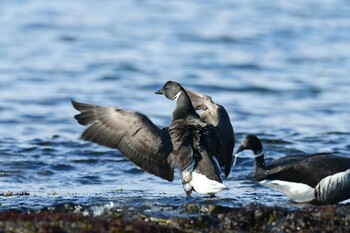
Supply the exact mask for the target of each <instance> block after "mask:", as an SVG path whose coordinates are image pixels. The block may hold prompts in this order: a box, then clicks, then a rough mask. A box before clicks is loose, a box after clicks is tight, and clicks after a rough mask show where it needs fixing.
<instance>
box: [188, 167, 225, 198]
mask: <svg viewBox="0 0 350 233" xmlns="http://www.w3.org/2000/svg"><path fill="white" fill-rule="evenodd" d="M190 185H191V186H192V187H193V189H194V191H196V192H197V193H200V194H204V195H214V194H216V193H218V192H220V191H223V190H228V187H227V186H226V185H224V184H223V183H220V182H217V181H215V180H210V179H208V178H207V177H206V176H205V175H202V174H200V173H198V172H196V171H194V172H192V180H191V181H190Z"/></svg>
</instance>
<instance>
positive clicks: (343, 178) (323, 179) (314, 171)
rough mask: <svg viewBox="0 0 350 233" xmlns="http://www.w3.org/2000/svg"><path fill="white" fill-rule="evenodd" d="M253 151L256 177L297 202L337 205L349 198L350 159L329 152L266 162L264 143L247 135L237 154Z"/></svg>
mask: <svg viewBox="0 0 350 233" xmlns="http://www.w3.org/2000/svg"><path fill="white" fill-rule="evenodd" d="M243 150H252V151H253V153H254V156H255V161H254V176H253V178H254V179H255V180H257V181H259V183H260V184H261V185H264V186H267V187H270V188H272V189H275V190H277V191H280V192H282V193H283V194H285V195H286V196H288V197H289V198H291V199H293V200H294V201H295V202H312V203H317V204H335V203H338V202H341V201H344V200H347V199H349V198H350V158H349V157H341V156H336V155H333V154H329V153H319V154H311V155H291V156H286V157H282V158H279V159H276V160H274V161H272V162H271V163H270V164H268V165H265V160H264V151H263V146H262V144H261V142H260V140H259V139H258V138H257V137H256V136H255V135H247V136H246V137H245V138H244V139H243V141H242V143H241V145H240V147H239V148H238V150H237V153H239V152H241V151H243Z"/></svg>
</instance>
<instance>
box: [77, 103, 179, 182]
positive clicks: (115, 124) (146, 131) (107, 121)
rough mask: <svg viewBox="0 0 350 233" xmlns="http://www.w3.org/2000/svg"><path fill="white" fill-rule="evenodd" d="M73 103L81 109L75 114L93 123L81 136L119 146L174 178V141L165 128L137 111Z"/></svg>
mask: <svg viewBox="0 0 350 233" xmlns="http://www.w3.org/2000/svg"><path fill="white" fill-rule="evenodd" d="M72 104H73V107H74V108H75V109H77V110H78V111H80V114H78V115H75V117H74V118H75V119H76V120H77V121H78V122H79V124H81V125H90V126H89V127H88V128H87V129H86V130H85V131H84V132H83V134H82V136H81V138H82V139H84V140H87V141H91V142H95V143H97V144H100V145H103V146H108V147H112V148H117V149H118V150H119V151H120V152H121V154H122V155H124V156H125V157H126V158H127V159H129V160H130V161H132V162H133V163H135V164H136V165H137V166H139V167H140V168H142V169H143V170H145V171H147V172H149V173H151V174H154V175H156V176H159V177H161V178H163V179H166V180H168V181H172V180H173V178H174V169H173V167H172V166H171V165H170V164H169V163H168V155H169V154H170V152H171V151H172V144H171V141H170V137H169V134H168V132H167V131H166V130H162V129H160V128H158V127H157V126H155V125H154V124H153V123H152V122H151V121H150V120H149V119H148V118H147V117H146V116H144V115H142V114H140V113H137V112H132V111H127V110H123V109H119V108H117V107H102V106H98V105H92V104H84V103H78V102H76V101H73V100H72Z"/></svg>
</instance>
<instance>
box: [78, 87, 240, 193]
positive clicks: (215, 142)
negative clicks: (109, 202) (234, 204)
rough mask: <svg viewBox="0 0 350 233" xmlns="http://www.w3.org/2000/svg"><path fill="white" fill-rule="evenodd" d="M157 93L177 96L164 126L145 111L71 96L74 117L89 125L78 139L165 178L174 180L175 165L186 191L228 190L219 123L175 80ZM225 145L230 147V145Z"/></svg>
mask: <svg viewBox="0 0 350 233" xmlns="http://www.w3.org/2000/svg"><path fill="white" fill-rule="evenodd" d="M193 93H195V92H193ZM156 94H163V95H165V96H166V98H168V99H170V100H175V101H176V107H175V110H174V111H173V114H172V120H171V123H170V125H169V126H167V127H165V128H159V127H157V126H156V125H155V124H153V122H152V121H151V120H150V119H149V118H148V117H147V116H145V115H143V114H141V113H138V112H135V111H129V110H124V109H120V108H118V107H103V106H98V105H93V104H84V103H79V102H76V101H74V100H72V104H73V107H74V108H75V109H77V110H78V111H79V112H80V113H79V114H77V115H75V119H76V120H77V121H78V123H79V124H81V125H84V126H88V127H87V129H86V130H85V131H84V132H83V133H82V135H81V138H82V139H84V140H87V141H91V142H94V143H97V144H100V145H103V146H107V147H111V148H116V149H118V150H119V151H120V153H121V154H122V155H123V156H125V157H126V158H127V159H128V160H130V161H131V162H133V163H134V164H136V165H137V166H139V167H140V168H141V169H143V170H144V171H147V172H149V173H151V174H153V175H156V176H158V177H160V178H163V179H165V180H168V181H173V179H174V167H177V168H178V169H179V171H180V176H181V179H182V184H183V188H184V191H185V193H186V195H187V196H190V195H191V193H192V191H195V192H197V193H200V194H205V195H211V196H213V195H215V194H216V193H218V192H220V191H223V190H226V189H228V188H227V187H226V186H225V185H224V184H223V181H222V178H221V170H220V168H221V167H224V168H225V174H227V175H228V173H229V170H230V169H231V166H232V164H231V158H228V157H232V151H231V152H230V150H228V149H227V147H228V145H227V144H228V143H226V144H224V146H222V144H223V143H224V140H223V138H222V135H223V133H222V131H220V129H219V128H220V127H222V126H221V124H220V122H219V123H216V124H212V122H210V121H205V118H203V117H202V118H201V117H200V116H199V115H198V113H197V112H196V109H195V108H194V106H193V105H192V102H191V99H190V97H189V95H188V94H187V92H186V90H185V89H184V88H183V87H182V86H181V85H180V84H179V83H176V82H173V81H168V82H167V83H165V84H164V86H163V87H162V88H161V89H160V90H158V91H157V92H156ZM196 94H197V96H199V94H198V93H196ZM196 100H199V97H197V99H196ZM196 100H194V102H196ZM201 108H202V107H201ZM197 109H200V108H199V107H198V108H197ZM227 117H228V115H227ZM217 121H219V120H217ZM230 126H231V123H230ZM231 127H232V126H231ZM225 133H226V134H227V132H225ZM231 133H232V135H233V129H232V132H231ZM224 136H225V137H226V135H224ZM231 137H233V136H231ZM233 140H234V139H233ZM231 141H232V140H231ZM230 145H231V146H232V150H233V144H230Z"/></svg>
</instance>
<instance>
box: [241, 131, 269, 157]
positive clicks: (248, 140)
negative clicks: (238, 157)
mask: <svg viewBox="0 0 350 233" xmlns="http://www.w3.org/2000/svg"><path fill="white" fill-rule="evenodd" d="M243 150H252V151H253V153H254V155H255V156H256V155H260V154H261V153H262V151H263V147H262V144H261V141H260V140H259V138H258V137H257V136H255V135H253V134H249V135H247V136H246V137H245V138H244V139H243V141H242V143H241V145H240V146H239V148H238V150H237V152H236V153H237V154H238V153H239V152H241V151H243Z"/></svg>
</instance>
